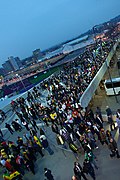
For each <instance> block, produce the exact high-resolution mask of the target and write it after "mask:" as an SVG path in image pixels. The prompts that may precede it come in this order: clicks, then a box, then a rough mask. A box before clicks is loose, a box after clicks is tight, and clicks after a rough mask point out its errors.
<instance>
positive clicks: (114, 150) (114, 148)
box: [108, 138, 120, 158]
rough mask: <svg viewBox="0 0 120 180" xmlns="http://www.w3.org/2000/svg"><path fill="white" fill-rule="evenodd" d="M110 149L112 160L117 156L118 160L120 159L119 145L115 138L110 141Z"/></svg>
mask: <svg viewBox="0 0 120 180" xmlns="http://www.w3.org/2000/svg"><path fill="white" fill-rule="evenodd" d="M108 148H109V149H110V151H111V154H110V157H111V158H112V157H114V156H115V155H117V158H120V155H119V151H118V147H117V143H116V141H115V140H114V139H113V138H111V139H110V142H109V144H108Z"/></svg>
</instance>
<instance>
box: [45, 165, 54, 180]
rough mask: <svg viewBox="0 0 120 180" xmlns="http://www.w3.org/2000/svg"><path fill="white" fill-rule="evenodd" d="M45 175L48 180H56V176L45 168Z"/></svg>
mask: <svg viewBox="0 0 120 180" xmlns="http://www.w3.org/2000/svg"><path fill="white" fill-rule="evenodd" d="M44 175H45V177H46V178H47V180H54V176H53V175H52V172H51V170H50V169H48V168H44Z"/></svg>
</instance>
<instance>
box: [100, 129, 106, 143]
mask: <svg viewBox="0 0 120 180" xmlns="http://www.w3.org/2000/svg"><path fill="white" fill-rule="evenodd" d="M100 142H101V144H102V145H103V144H104V143H106V144H107V145H108V141H107V137H106V133H105V130H104V128H102V129H101V130H100Z"/></svg>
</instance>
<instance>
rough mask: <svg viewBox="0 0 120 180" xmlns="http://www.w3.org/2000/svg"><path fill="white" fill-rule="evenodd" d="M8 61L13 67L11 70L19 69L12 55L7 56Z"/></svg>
mask: <svg viewBox="0 0 120 180" xmlns="http://www.w3.org/2000/svg"><path fill="white" fill-rule="evenodd" d="M8 61H9V62H10V63H11V65H12V67H13V71H16V70H18V69H19V65H18V63H17V61H16V59H15V58H14V57H13V56H10V57H9V58H8Z"/></svg>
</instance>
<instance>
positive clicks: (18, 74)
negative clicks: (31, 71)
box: [16, 74, 27, 91]
mask: <svg viewBox="0 0 120 180" xmlns="http://www.w3.org/2000/svg"><path fill="white" fill-rule="evenodd" d="M16 76H17V77H18V78H19V79H20V81H21V83H22V85H23V87H24V89H25V91H27V89H26V86H25V84H24V83H23V81H22V78H21V76H20V75H19V74H16Z"/></svg>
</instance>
